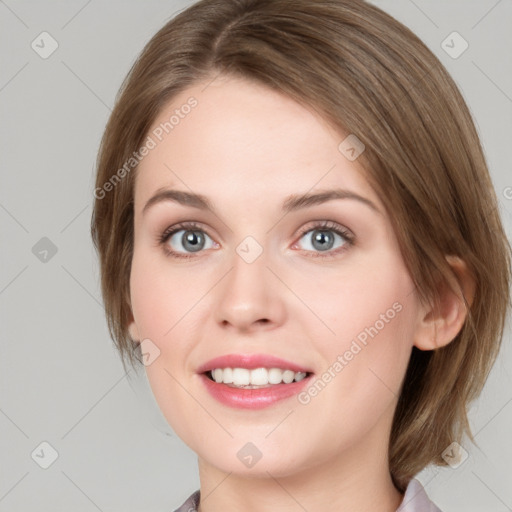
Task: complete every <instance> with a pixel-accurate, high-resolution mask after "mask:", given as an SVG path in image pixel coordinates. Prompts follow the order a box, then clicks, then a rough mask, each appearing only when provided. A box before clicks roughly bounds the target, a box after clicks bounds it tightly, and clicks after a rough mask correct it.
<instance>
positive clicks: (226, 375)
mask: <svg viewBox="0 0 512 512" xmlns="http://www.w3.org/2000/svg"><path fill="white" fill-rule="evenodd" d="M222 382H224V384H231V383H232V382H233V368H224V370H222Z"/></svg>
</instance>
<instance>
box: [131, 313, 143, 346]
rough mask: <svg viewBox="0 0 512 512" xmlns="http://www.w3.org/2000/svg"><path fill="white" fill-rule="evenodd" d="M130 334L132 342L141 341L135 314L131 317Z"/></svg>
mask: <svg viewBox="0 0 512 512" xmlns="http://www.w3.org/2000/svg"><path fill="white" fill-rule="evenodd" d="M128 334H129V335H130V338H131V339H132V341H140V335H139V329H138V328H137V324H136V323H135V319H134V318H133V314H132V315H131V320H130V323H129V324H128Z"/></svg>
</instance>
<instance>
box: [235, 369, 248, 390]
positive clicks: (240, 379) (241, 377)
mask: <svg viewBox="0 0 512 512" xmlns="http://www.w3.org/2000/svg"><path fill="white" fill-rule="evenodd" d="M249 382H250V373H249V370H248V369H247V368H233V384H235V385H236V386H246V385H248V384H249Z"/></svg>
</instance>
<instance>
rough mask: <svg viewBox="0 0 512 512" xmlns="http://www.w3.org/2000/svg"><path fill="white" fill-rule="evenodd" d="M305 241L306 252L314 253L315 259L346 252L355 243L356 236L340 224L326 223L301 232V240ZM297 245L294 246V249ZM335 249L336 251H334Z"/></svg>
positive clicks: (309, 227)
mask: <svg viewBox="0 0 512 512" xmlns="http://www.w3.org/2000/svg"><path fill="white" fill-rule="evenodd" d="M302 239H304V240H305V244H304V245H305V249H304V250H306V251H313V252H316V253H317V254H314V255H313V256H315V257H318V256H320V257H322V256H324V254H321V253H328V254H325V256H333V255H335V254H338V253H339V252H341V251H345V250H346V249H347V248H348V246H350V245H352V244H353V243H354V235H353V234H352V233H351V232H350V231H348V230H347V229H345V228H343V227H342V226H340V225H339V224H337V223H335V222H331V221H326V222H323V223H320V224H315V225H313V226H311V225H310V226H308V227H307V228H306V229H304V230H303V231H302V232H301V237H300V240H302ZM296 246H297V243H296V244H294V246H293V247H294V248H295V247H296ZM333 248H334V249H333Z"/></svg>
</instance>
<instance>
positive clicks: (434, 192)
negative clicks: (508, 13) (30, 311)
mask: <svg viewBox="0 0 512 512" xmlns="http://www.w3.org/2000/svg"><path fill="white" fill-rule="evenodd" d="M95 197H96V202H95V207H94V214H93V218H92V235H93V239H94V242H95V245H96V247H97V249H98V253H99V256H100V264H101V279H102V292H103V297H104V302H105V308H106V315H107V319H108V322H109V328H110V331H111V334H112V337H113V339H114V340H115V342H116V344H117V347H118V349H119V351H120V354H121V356H122V359H123V363H124V364H125V363H126V362H128V363H130V364H132V365H135V364H137V361H138V359H139V358H140V359H141V360H142V362H143V363H144V365H145V368H146V372H147V376H148V379H149V382H150V385H151V388H152V391H153V393H154V395H155V398H156V401H157V403H158V405H159V407H160V409H161V410H162V413H163V414H164V416H165V418H166V419H167V421H168V422H169V425H170V426H171V427H172V428H173V429H174V431H175V432H176V433H177V434H178V435H179V436H180V437H181V438H182V439H183V441H184V442H185V443H186V444H187V445H188V446H189V447H191V448H192V449H193V450H194V451H195V452H196V453H197V454H198V462H199V476H200V490H198V491H197V492H196V493H194V494H193V495H192V496H190V498H189V499H188V500H187V501H186V502H185V503H184V504H183V505H182V507H180V508H179V509H178V510H199V511H201V512H208V511H209V510H220V509H223V510H231V509H233V510H234V509H245V510H270V509H272V510H292V509H299V508H303V509H305V510H320V509H322V510H336V511H349V510H350V511H352V510H373V511H377V510H378V511H382V512H385V511H386V512H388V511H389V512H392V511H396V510H400V511H401V512H413V511H427V510H439V509H438V508H437V507H435V505H434V504H433V503H432V502H431V501H430V500H429V498H428V496H427V495H426V493H425V491H424V489H423V488H422V487H421V484H420V483H419V481H417V480H415V479H414V476H415V475H416V474H417V473H418V472H419V471H421V470H422V469H423V468H425V467H426V466H427V465H429V464H438V465H447V464H452V463H453V461H454V459H457V458H459V459H460V458H461V457H463V455H464V449H463V447H461V445H460V443H461V442H462V436H463V435H464V434H469V436H470V437H471V432H470V430H469V424H468V420H467V412H466V411H467V406H468V404H469V403H470V402H471V401H472V400H473V399H474V398H476V397H477V396H478V394H479V392H480V390H481V389H482V387H483V384H484V382H485V379H486V377H487V375H488V372H489V370H490V368H491V366H492V363H493V362H494V360H495V358H496V355H497V353H498V349H499V345H500V340H501V336H502V332H503V326H504V321H505V317H506V310H507V306H508V304H509V300H510V298H509V283H510V246H509V244H508V242H507V239H506V237H505V234H504V231H503V228H502V225H501V222H500V218H499V215H498V213H497V201H496V197H495V194H494V191H493V188H492V183H491V181H490V178H489V174H488V171H487V167H486V163H485V160H484V156H483V153H482V149H481V145H480V142H479V140H478V136H477V134H476V131H475V127H474V124H473V121H472V119H471V116H470V114H469V111H468V109H467V107H466V105H465V103H464V100H463V99H462V97H461V95H460V93H459V91H458V89H457V87H456V86H455V84H454V82H453V81H452V79H451V78H450V77H449V75H448V73H447V72H446V70H445V69H444V68H443V66H442V65H441V64H440V62H439V61H438V60H437V58H436V57H435V56H434V55H433V54H432V53H431V52H430V51H429V50H428V49H427V48H426V47H425V45H424V44H423V43H422V42H421V41H420V40H419V39H418V38H417V37H416V36H415V35H414V34H412V33H411V32H410V31H409V30H408V29H407V28H405V27H404V26H403V25H401V24H400V23H398V22H397V21H396V20H394V19H393V18H391V17H390V16H389V15H387V14H385V13H384V12H382V11H381V10H379V9H378V8H376V7H374V6H372V5H370V4H367V3H365V2H362V1H353V0H350V1H348V0H319V1H315V2H311V1H310V0H294V1H290V0H258V1H255V0H229V1H226V0H203V1H200V2H198V3H196V4H194V5H193V6H191V7H190V8H188V9H186V10H185V11H183V12H182V13H180V14H179V15H178V16H176V17H175V18H174V19H173V20H171V21H170V22H169V23H167V24H166V25H165V26H164V27H163V28H162V29H161V30H160V31H159V32H158V33H157V34H156V35H155V36H154V37H153V38H152V39H151V41H149V43H148V44H147V45H146V47H145V48H144V51H143V52H142V54H141V56H140V57H139V58H138V60H137V62H136V63H135V64H134V66H133V68H132V69H131V71H130V73H129V74H128V76H127V78H126V80H125V82H124V84H123V86H122V88H121V91H120V94H119V96H118V98H117V102H116V106H115V108H114V111H113V113H112V116H111V118H110V120H109V122H108V125H107V127H106V130H105V134H104V137H103V140H102V145H101V148H100V153H99V157H98V172H97V179H96V189H95ZM137 354H139V356H138V355H137Z"/></svg>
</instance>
